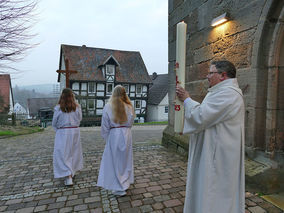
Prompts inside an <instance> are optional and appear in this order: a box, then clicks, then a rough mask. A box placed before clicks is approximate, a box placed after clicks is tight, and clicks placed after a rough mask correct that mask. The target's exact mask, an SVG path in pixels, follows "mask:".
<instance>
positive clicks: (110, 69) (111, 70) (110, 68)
mask: <svg viewBox="0 0 284 213" xmlns="http://www.w3.org/2000/svg"><path fill="white" fill-rule="evenodd" d="M106 74H107V75H114V65H106Z"/></svg>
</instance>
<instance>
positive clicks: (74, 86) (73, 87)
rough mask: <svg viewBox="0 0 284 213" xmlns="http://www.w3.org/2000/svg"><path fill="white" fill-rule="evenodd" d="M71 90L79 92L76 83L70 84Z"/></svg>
mask: <svg viewBox="0 0 284 213" xmlns="http://www.w3.org/2000/svg"><path fill="white" fill-rule="evenodd" d="M72 90H79V83H78V82H74V83H73V84H72Z"/></svg>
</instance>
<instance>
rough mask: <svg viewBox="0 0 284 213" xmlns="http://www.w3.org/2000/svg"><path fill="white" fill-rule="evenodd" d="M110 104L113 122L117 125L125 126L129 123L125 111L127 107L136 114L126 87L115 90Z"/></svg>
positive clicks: (119, 86)
mask: <svg viewBox="0 0 284 213" xmlns="http://www.w3.org/2000/svg"><path fill="white" fill-rule="evenodd" d="M109 103H110V105H111V109H112V114H113V121H114V122H115V123H119V124H123V123H125V122H127V120H128V118H127V114H126V111H125V105H126V106H127V107H129V108H131V109H132V112H133V113H134V110H133V106H132V104H131V101H130V99H129V98H128V96H127V94H126V92H125V89H124V87H123V86H121V85H117V86H116V87H115V88H114V90H113V92H112V95H111V97H110V100H109Z"/></svg>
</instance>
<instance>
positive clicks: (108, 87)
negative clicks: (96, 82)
mask: <svg viewBox="0 0 284 213" xmlns="http://www.w3.org/2000/svg"><path fill="white" fill-rule="evenodd" d="M112 89H113V84H107V88H106V90H107V91H106V92H107V94H111V93H112Z"/></svg>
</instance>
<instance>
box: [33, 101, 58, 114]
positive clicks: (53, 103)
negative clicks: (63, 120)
mask: <svg viewBox="0 0 284 213" xmlns="http://www.w3.org/2000/svg"><path fill="white" fill-rule="evenodd" d="M57 103H58V98H28V109H29V114H30V116H37V115H38V111H39V109H40V108H43V107H49V108H51V109H52V110H53V108H54V107H55V106H56V104H57Z"/></svg>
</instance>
